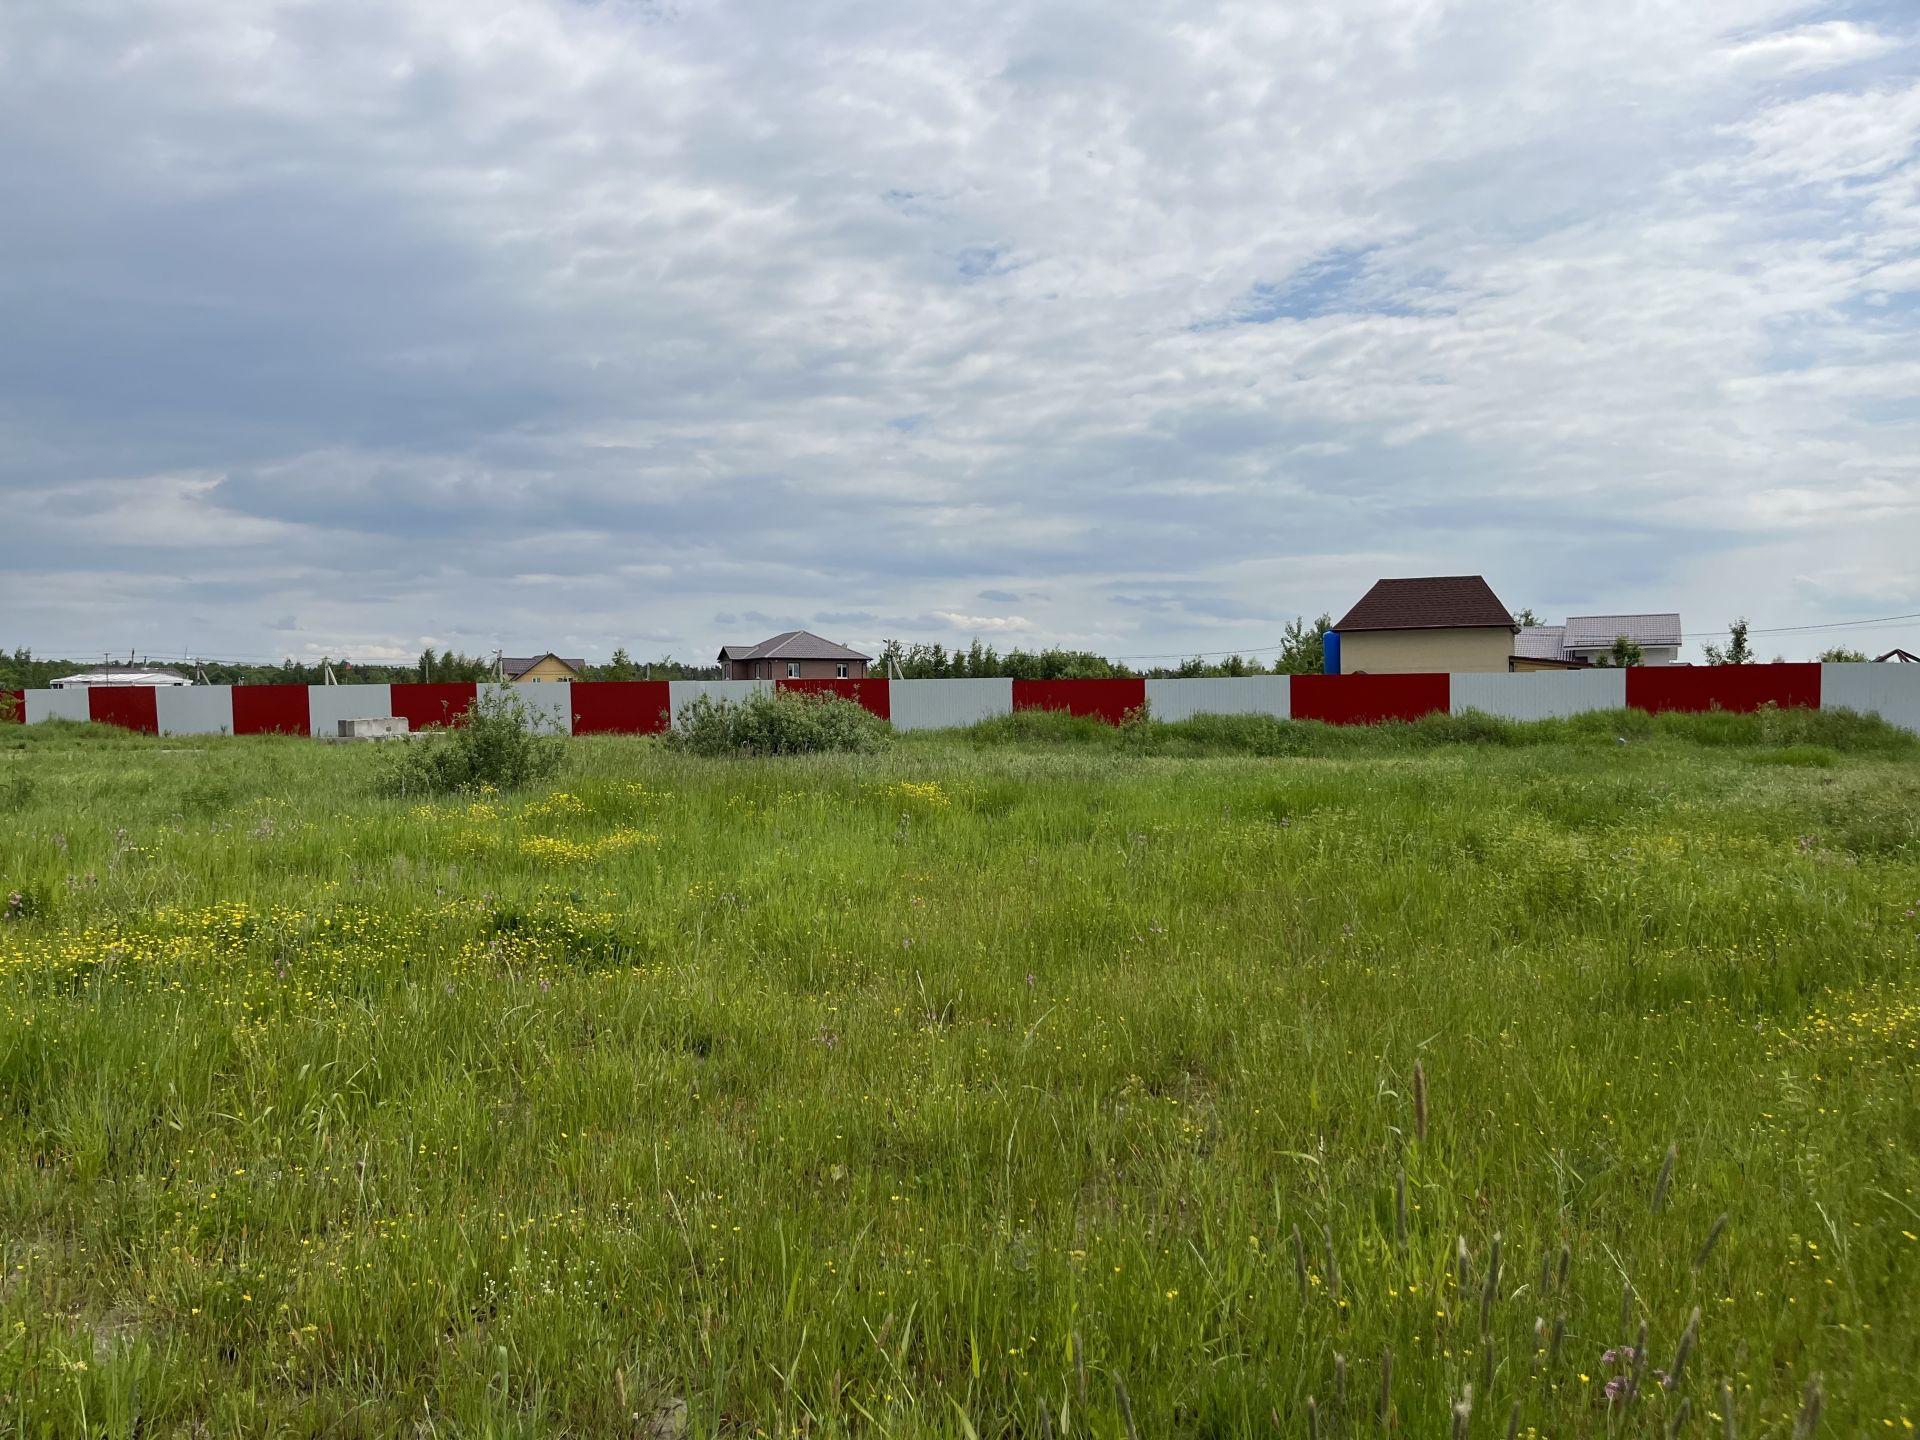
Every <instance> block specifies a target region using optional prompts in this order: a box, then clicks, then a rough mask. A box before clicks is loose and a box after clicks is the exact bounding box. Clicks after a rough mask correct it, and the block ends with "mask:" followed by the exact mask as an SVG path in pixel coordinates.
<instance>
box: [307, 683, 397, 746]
mask: <svg viewBox="0 0 1920 1440" xmlns="http://www.w3.org/2000/svg"><path fill="white" fill-rule="evenodd" d="M391 714H393V687H392V686H391V685H309V686H308V687H307V723H308V725H309V726H310V727H311V728H312V730H313V734H314V738H315V739H322V738H326V737H329V736H338V735H339V733H340V722H341V721H342V720H383V719H385V718H386V717H387V716H389V715H391Z"/></svg>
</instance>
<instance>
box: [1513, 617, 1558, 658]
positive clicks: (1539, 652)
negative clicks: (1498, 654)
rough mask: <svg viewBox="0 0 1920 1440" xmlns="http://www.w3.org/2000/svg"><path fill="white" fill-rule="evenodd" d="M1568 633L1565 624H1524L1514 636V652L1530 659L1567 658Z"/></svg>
mask: <svg viewBox="0 0 1920 1440" xmlns="http://www.w3.org/2000/svg"><path fill="white" fill-rule="evenodd" d="M1566 633H1567V627H1566V626H1564V625H1523V626H1521V627H1520V633H1519V634H1518V635H1516V636H1514V637H1513V653H1514V654H1516V655H1519V656H1522V657H1523V658H1525V659H1528V660H1562V659H1565V658H1566V653H1565V652H1566V646H1565V644H1564V643H1563V641H1564V640H1565V637H1566Z"/></svg>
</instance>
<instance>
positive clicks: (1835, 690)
mask: <svg viewBox="0 0 1920 1440" xmlns="http://www.w3.org/2000/svg"><path fill="white" fill-rule="evenodd" d="M775 687H777V688H779V689H782V690H804V691H815V692H819V691H826V692H829V693H832V694H837V695H842V696H845V697H846V698H847V699H850V700H856V701H858V702H859V703H860V704H862V705H864V706H866V708H867V709H869V710H871V711H873V712H874V713H875V714H876V715H880V716H884V717H885V718H887V719H889V720H891V721H892V722H893V724H894V725H895V726H896V727H897V728H899V729H902V730H938V729H946V728H950V727H953V726H958V725H972V724H976V723H977V722H979V721H981V720H988V719H991V718H993V717H994V716H996V715H1009V714H1012V713H1013V712H1014V711H1016V710H1066V711H1070V712H1071V713H1073V714H1075V715H1087V716H1092V717H1094V718H1096V719H1100V720H1105V721H1108V722H1110V723H1113V724H1118V723H1119V722H1120V720H1121V719H1122V718H1123V717H1124V716H1125V715H1126V713H1127V712H1128V711H1129V710H1133V709H1136V708H1138V707H1139V706H1140V705H1141V704H1142V703H1143V702H1144V703H1147V704H1148V705H1149V706H1150V707H1151V713H1152V714H1153V716H1154V718H1156V719H1160V720H1182V719H1186V718H1187V717H1189V716H1192V715H1202V714H1255V715H1275V716H1279V717H1282V718H1287V717H1291V718H1293V719H1296V720H1324V721H1329V722H1331V723H1333V724H1336V725H1365V724H1372V723H1374V722H1377V721H1381V720H1417V719H1419V718H1420V717H1421V716H1422V715H1432V714H1436V713H1443V712H1447V711H1451V712H1452V713H1454V714H1456V715H1457V714H1460V713H1462V712H1464V711H1467V710H1480V711H1484V712H1486V713H1487V714H1489V715H1497V716H1501V717H1503V718H1505V719H1509V720H1542V719H1547V718H1550V717H1555V716H1568V715H1577V714H1580V713H1582V712H1584V711H1590V710H1620V709H1634V710H1647V711H1654V712H1658V711H1662V710H1694V711H1702V710H1734V711H1750V710H1757V709H1759V708H1760V707H1761V706H1762V705H1767V704H1773V705H1779V706H1783V707H1785V706H1802V707H1807V708H1811V709H1818V708H1821V707H1825V708H1828V709H1847V710H1856V711H1860V712H1862V713H1873V714H1878V715H1880V716H1881V717H1882V718H1884V719H1886V720H1887V721H1888V722H1890V723H1891V724H1895V725H1899V726H1902V727H1903V728H1905V729H1908V730H1913V731H1916V732H1920V665H1816V664H1805V665H1741V666H1730V665H1728V666H1675V667H1670V668H1669V667H1654V666H1649V667H1646V668H1640V669H1630V670H1547V671H1538V672H1534V673H1531V674H1523V675H1497V674H1496V675H1252V676H1247V677H1244V678H1239V679H1210V680H597V681H593V682H591V683H581V684H577V685H570V684H564V683H562V684H554V685H523V686H517V687H514V688H515V691H516V693H517V694H518V695H519V696H520V698H521V699H522V700H524V701H526V703H527V705H528V707H529V709H530V710H531V711H532V712H533V714H534V717H535V723H536V724H537V725H538V726H539V728H540V729H542V730H548V731H552V732H554V733H557V734H565V735H652V734H658V733H659V732H660V731H662V730H665V729H666V728H667V727H668V725H669V724H670V723H671V720H672V718H673V717H677V716H678V715H679V714H680V712H681V711H682V710H683V709H684V708H685V707H686V706H687V705H689V704H691V703H692V702H693V700H694V699H695V698H696V697H698V696H701V695H711V696H714V697H715V698H719V699H739V698H742V697H744V696H746V695H749V694H751V693H753V692H754V691H756V690H766V689H769V688H775ZM493 688H496V687H494V686H491V685H486V684H480V685H476V684H474V683H472V682H471V681H463V682H457V683H453V684H435V685H311V686H309V685H238V686H226V685H194V686H184V687H174V688H171V689H151V688H147V687H145V686H134V685H115V686H99V687H95V688H93V689H86V690H26V691H18V690H16V691H14V692H12V693H13V695H14V697H15V698H16V699H17V700H18V701H19V702H20V703H19V704H17V705H16V706H14V707H13V710H14V714H15V718H16V719H19V720H23V721H27V722H33V721H39V720H54V719H68V720H97V721H101V722H104V723H106V724H110V725H120V726H124V727H125V728H127V729H129V730H140V731H145V732H146V733H148V734H154V735H274V734H279V735H334V734H337V733H338V730H339V722H340V721H342V720H352V719H359V718H363V717H377V716H383V715H404V716H405V717H406V718H407V720H408V722H409V723H410V725H411V726H412V728H414V729H416V730H418V729H421V728H423V727H425V726H428V725H444V724H451V723H454V722H455V721H457V719H458V717H459V715H460V712H461V711H463V710H464V709H466V707H467V706H468V705H469V704H471V703H472V702H473V700H474V697H475V696H476V694H478V693H479V692H480V691H482V690H487V689H493Z"/></svg>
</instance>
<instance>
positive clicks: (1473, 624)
mask: <svg viewBox="0 0 1920 1440" xmlns="http://www.w3.org/2000/svg"><path fill="white" fill-rule="evenodd" d="M1495 626H1498V627H1499V628H1500V629H1502V630H1510V631H1518V630H1519V628H1520V627H1519V626H1518V625H1516V624H1514V623H1513V616H1512V614H1510V613H1509V612H1508V610H1507V607H1506V606H1504V605H1502V604H1501V603H1500V597H1499V596H1498V595H1496V594H1494V593H1493V587H1492V586H1491V585H1489V584H1487V582H1486V581H1485V580H1484V579H1482V578H1481V577H1480V576H1478V575H1422V576H1417V577H1414V578H1411V579H1404V580H1376V581H1374V582H1373V588H1372V589H1371V590H1369V591H1367V593H1366V594H1365V595H1363V596H1361V597H1360V603H1359V604H1358V605H1356V606H1354V607H1353V609H1351V610H1349V611H1348V612H1347V614H1346V618H1345V619H1344V620H1342V621H1341V622H1340V623H1339V624H1338V625H1336V626H1334V627H1333V628H1334V629H1335V630H1338V631H1340V632H1341V633H1343V634H1344V633H1346V632H1348V631H1353V630H1489V629H1492V628H1494V627H1495Z"/></svg>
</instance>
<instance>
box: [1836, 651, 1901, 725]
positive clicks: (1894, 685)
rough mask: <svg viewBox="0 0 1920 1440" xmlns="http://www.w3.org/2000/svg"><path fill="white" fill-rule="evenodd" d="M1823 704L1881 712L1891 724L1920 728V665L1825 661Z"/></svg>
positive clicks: (1863, 711) (1861, 711) (1865, 713)
mask: <svg viewBox="0 0 1920 1440" xmlns="http://www.w3.org/2000/svg"><path fill="white" fill-rule="evenodd" d="M1820 708H1821V709H1822V710H1857V711H1859V712H1860V713H1861V714H1862V715H1878V716H1879V717H1880V718H1881V719H1882V720H1884V721H1886V722H1887V723H1888V724H1889V725H1898V726H1899V727H1900V728H1901V729H1903V730H1913V731H1916V732H1920V665H1896V664H1894V663H1893V662H1891V661H1889V662H1888V663H1886V664H1885V665H1875V664H1873V663H1872V662H1868V663H1867V664H1864V665H1862V664H1853V665H1822V666H1821V667H1820Z"/></svg>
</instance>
